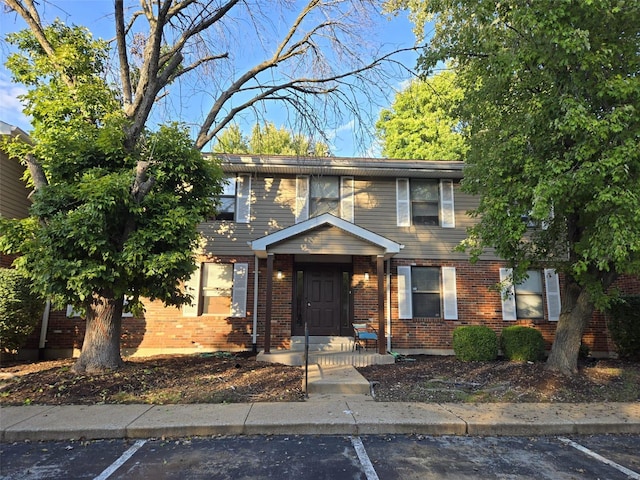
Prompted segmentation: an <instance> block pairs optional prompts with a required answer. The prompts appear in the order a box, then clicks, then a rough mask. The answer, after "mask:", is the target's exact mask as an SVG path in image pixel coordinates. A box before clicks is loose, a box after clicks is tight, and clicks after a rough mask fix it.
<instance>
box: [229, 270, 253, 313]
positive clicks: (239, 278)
mask: <svg viewBox="0 0 640 480" xmlns="http://www.w3.org/2000/svg"><path fill="white" fill-rule="evenodd" d="M248 277H249V264H248V263H234V264H233V287H232V291H231V316H232V317H246V316H247V280H248Z"/></svg>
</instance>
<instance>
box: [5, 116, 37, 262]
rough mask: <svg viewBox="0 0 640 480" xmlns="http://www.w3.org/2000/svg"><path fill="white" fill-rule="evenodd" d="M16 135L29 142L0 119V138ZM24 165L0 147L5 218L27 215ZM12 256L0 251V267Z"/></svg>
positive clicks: (23, 134)
mask: <svg viewBox="0 0 640 480" xmlns="http://www.w3.org/2000/svg"><path fill="white" fill-rule="evenodd" d="M5 137H14V138H15V137H17V138H19V139H20V140H22V141H24V142H30V141H31V140H30V139H29V136H28V135H27V134H26V133H25V132H24V131H22V130H21V129H20V128H18V127H14V126H13V125H9V124H8V123H5V122H3V121H1V120H0V138H5ZM23 173H24V167H23V166H22V165H21V164H20V161H19V160H17V159H15V158H9V156H8V155H7V154H6V153H5V151H4V150H2V148H1V147H0V216H3V217H5V218H25V217H28V216H29V206H30V205H31V202H30V201H29V199H28V195H29V193H30V191H29V190H28V189H27V186H26V183H25V182H24V181H23V180H22V174H23ZM12 260H13V259H12V257H9V256H7V255H3V254H2V253H0V267H8V266H9V265H11V262H12Z"/></svg>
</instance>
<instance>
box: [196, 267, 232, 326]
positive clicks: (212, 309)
mask: <svg viewBox="0 0 640 480" xmlns="http://www.w3.org/2000/svg"><path fill="white" fill-rule="evenodd" d="M232 286H233V265H231V264H230V263H226V264H221V263H205V264H203V265H202V286H201V288H202V313H203V314H208V315H225V316H227V315H229V312H230V311H231V288H232Z"/></svg>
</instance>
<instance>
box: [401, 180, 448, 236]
mask: <svg viewBox="0 0 640 480" xmlns="http://www.w3.org/2000/svg"><path fill="white" fill-rule="evenodd" d="M396 213H397V226H399V227H408V226H411V225H440V226H441V227H443V228H454V227H455V212H454V204H453V181H452V180H439V181H438V180H432V179H413V178H412V179H407V178H398V179H397V180H396Z"/></svg>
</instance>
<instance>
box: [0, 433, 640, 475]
mask: <svg viewBox="0 0 640 480" xmlns="http://www.w3.org/2000/svg"><path fill="white" fill-rule="evenodd" d="M0 461H1V464H0V478H2V479H7V480H8V479H29V480H36V479H85V478H86V479H100V480H106V479H130V478H152V479H154V480H160V479H165V478H180V479H205V478H206V479H250V478H251V479H256V478H295V479H304V478H309V479H343V478H345V479H367V480H372V479H376V478H379V479H438V480H439V479H476V478H477V479H486V478H505V479H507V478H509V479H511V478H514V479H536V480H539V479H554V480H557V479H611V480H617V479H621V480H622V479H630V478H631V479H640V473H639V472H640V436H638V435H597V436H578V437H571V438H569V437H466V436H422V435H409V436H407V435H375V436H362V437H357V436H313V435H301V436H296V435H294V436H221V437H209V438H178V439H148V440H135V441H133V440H131V441H127V440H94V441H57V442H16V443H4V444H0Z"/></svg>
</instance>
